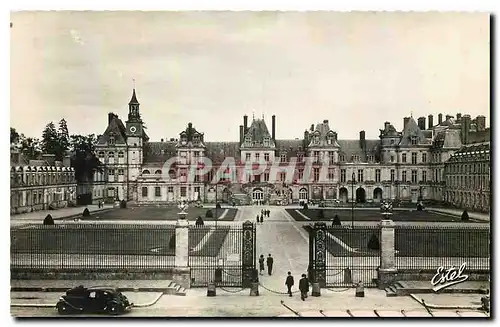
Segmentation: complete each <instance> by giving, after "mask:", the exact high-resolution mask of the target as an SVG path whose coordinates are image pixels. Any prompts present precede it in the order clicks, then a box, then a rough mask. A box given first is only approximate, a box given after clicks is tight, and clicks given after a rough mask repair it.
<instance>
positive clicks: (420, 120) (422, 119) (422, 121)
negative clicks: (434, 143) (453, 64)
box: [418, 117, 425, 131]
mask: <svg viewBox="0 0 500 327" xmlns="http://www.w3.org/2000/svg"><path fill="white" fill-rule="evenodd" d="M418 128H420V129H421V130H422V131H423V130H425V117H419V118H418Z"/></svg>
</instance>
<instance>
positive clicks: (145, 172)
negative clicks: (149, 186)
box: [142, 169, 151, 175]
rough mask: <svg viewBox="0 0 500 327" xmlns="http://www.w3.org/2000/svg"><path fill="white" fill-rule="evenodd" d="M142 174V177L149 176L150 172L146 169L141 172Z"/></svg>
mask: <svg viewBox="0 0 500 327" xmlns="http://www.w3.org/2000/svg"><path fill="white" fill-rule="evenodd" d="M142 174H143V175H149V174H151V172H150V171H149V170H147V169H146V170H143V171H142Z"/></svg>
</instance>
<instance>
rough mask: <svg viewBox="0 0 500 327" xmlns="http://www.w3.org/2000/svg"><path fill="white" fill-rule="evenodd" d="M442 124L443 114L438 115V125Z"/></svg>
mask: <svg viewBox="0 0 500 327" xmlns="http://www.w3.org/2000/svg"><path fill="white" fill-rule="evenodd" d="M442 122H443V114H439V115H438V125H441V123H442Z"/></svg>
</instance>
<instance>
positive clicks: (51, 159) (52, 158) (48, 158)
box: [42, 153, 56, 166]
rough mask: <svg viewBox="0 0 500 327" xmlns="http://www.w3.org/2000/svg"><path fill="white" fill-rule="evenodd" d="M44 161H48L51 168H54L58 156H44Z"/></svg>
mask: <svg viewBox="0 0 500 327" xmlns="http://www.w3.org/2000/svg"><path fill="white" fill-rule="evenodd" d="M42 160H45V161H47V163H48V164H49V166H54V165H55V163H56V155H55V154H47V153H46V154H42Z"/></svg>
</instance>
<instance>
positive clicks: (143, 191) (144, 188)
mask: <svg viewBox="0 0 500 327" xmlns="http://www.w3.org/2000/svg"><path fill="white" fill-rule="evenodd" d="M147 196H148V188H147V187H145V186H143V187H142V197H143V198H145V197H147Z"/></svg>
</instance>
